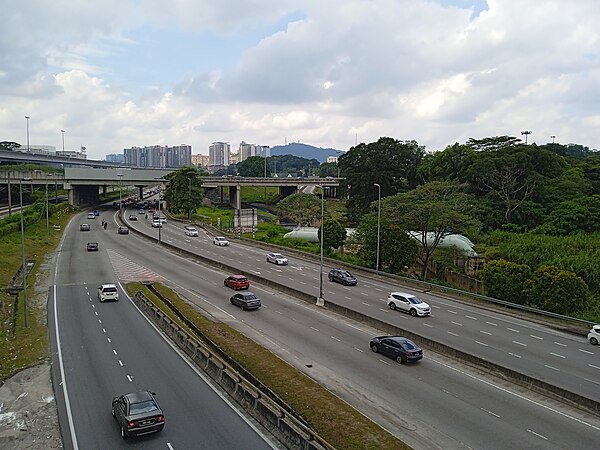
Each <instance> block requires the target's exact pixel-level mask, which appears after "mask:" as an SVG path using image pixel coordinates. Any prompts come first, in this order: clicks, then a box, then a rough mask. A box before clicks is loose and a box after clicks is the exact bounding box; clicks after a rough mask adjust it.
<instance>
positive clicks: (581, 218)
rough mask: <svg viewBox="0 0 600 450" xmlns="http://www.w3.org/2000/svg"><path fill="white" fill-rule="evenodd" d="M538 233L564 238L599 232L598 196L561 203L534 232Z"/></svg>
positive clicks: (599, 200)
mask: <svg viewBox="0 0 600 450" xmlns="http://www.w3.org/2000/svg"><path fill="white" fill-rule="evenodd" d="M535 231H536V232H538V233H545V234H552V235H557V236H566V235H568V234H574V233H580V232H583V233H595V232H599V231H600V195H592V196H590V197H579V198H576V199H573V200H569V201H566V202H562V203H561V204H559V205H558V206H557V207H556V208H555V209H554V210H553V211H552V212H551V213H550V215H549V216H548V217H547V219H546V221H545V222H544V223H543V225H541V226H540V227H538V228H537V229H536V230H535Z"/></svg>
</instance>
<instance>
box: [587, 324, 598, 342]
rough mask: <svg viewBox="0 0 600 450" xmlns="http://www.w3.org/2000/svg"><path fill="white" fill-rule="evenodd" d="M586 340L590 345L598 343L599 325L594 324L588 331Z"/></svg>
mask: <svg viewBox="0 0 600 450" xmlns="http://www.w3.org/2000/svg"><path fill="white" fill-rule="evenodd" d="M588 341H589V343H590V344H592V345H598V342H600V325H594V326H593V327H592V329H591V330H590V332H589V333H588Z"/></svg>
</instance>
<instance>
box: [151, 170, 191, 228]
mask: <svg viewBox="0 0 600 450" xmlns="http://www.w3.org/2000/svg"><path fill="white" fill-rule="evenodd" d="M188 195H189V198H188V220H191V219H192V178H191V177H190V178H188ZM158 202H159V204H160V195H159V196H158Z"/></svg>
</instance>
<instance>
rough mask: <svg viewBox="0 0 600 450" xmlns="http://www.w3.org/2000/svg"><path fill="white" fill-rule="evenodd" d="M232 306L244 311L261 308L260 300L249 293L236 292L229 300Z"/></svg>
mask: <svg viewBox="0 0 600 450" xmlns="http://www.w3.org/2000/svg"><path fill="white" fill-rule="evenodd" d="M229 301H230V302H231V304H232V305H235V306H239V307H240V308H242V309H243V310H244V311H246V310H247V309H258V308H260V307H261V303H260V299H259V298H258V297H257V296H256V295H254V293H252V292H250V291H246V292H238V293H237V294H235V295H232V296H231V298H230V299H229Z"/></svg>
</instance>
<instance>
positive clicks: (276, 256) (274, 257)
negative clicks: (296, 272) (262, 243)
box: [267, 253, 288, 266]
mask: <svg viewBox="0 0 600 450" xmlns="http://www.w3.org/2000/svg"><path fill="white" fill-rule="evenodd" d="M267 262H270V263H273V264H277V265H278V266H279V265H282V266H287V263H288V259H287V258H286V257H285V256H283V255H282V254H281V253H269V254H267Z"/></svg>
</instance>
